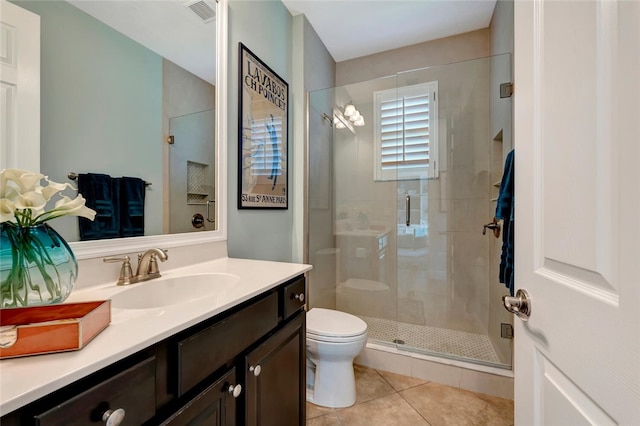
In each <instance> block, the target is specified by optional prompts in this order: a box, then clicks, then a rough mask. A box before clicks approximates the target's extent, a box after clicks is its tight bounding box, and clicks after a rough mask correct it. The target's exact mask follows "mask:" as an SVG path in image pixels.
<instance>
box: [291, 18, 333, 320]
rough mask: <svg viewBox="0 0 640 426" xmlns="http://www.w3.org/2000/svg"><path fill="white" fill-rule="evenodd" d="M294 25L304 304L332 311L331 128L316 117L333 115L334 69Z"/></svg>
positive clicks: (308, 29)
mask: <svg viewBox="0 0 640 426" xmlns="http://www.w3.org/2000/svg"><path fill="white" fill-rule="evenodd" d="M296 19H298V20H300V23H301V25H302V28H303V37H304V87H305V91H308V92H309V111H308V114H309V117H308V121H307V123H308V135H309V136H311V137H309V139H308V146H307V149H308V155H309V165H308V168H309V193H308V198H309V201H308V206H307V209H308V210H307V213H308V220H309V227H308V233H309V236H308V237H309V240H308V246H307V251H308V253H307V257H306V259H305V261H307V262H309V263H311V264H312V265H313V270H311V272H310V273H309V303H310V304H311V306H315V307H325V308H335V307H336V306H335V303H336V302H335V285H336V282H337V265H336V260H337V257H336V255H335V250H334V248H335V246H336V243H335V236H334V227H333V219H334V211H335V209H334V208H333V206H334V193H333V188H334V181H333V179H334V176H333V167H332V166H331V163H332V158H333V149H334V147H333V144H334V139H333V128H332V127H331V123H329V122H327V120H325V119H323V118H322V114H327V115H328V116H332V115H333V107H334V103H335V95H334V90H333V89H332V88H333V87H334V86H335V68H336V64H335V61H334V60H333V58H332V57H331V55H330V54H329V52H328V51H327V49H326V47H325V46H324V44H323V43H322V41H321V40H320V38H319V37H318V34H317V33H316V32H315V30H314V29H313V27H312V26H311V24H310V23H309V21H308V20H307V19H306V18H305V17H303V16H297V17H296ZM326 88H330V89H326ZM321 89H324V90H321Z"/></svg>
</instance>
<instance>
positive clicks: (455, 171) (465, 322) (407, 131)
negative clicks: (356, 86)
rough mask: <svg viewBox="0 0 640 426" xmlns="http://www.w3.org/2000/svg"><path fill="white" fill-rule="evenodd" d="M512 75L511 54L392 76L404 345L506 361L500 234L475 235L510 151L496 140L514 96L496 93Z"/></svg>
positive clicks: (505, 127) (507, 123)
mask: <svg viewBox="0 0 640 426" xmlns="http://www.w3.org/2000/svg"><path fill="white" fill-rule="evenodd" d="M509 81H510V57H509V55H501V56H495V57H490V58H482V59H478V60H472V61H466V62H460V63H455V64H450V65H445V66H440V67H432V68H425V69H421V70H416V71H411V72H406V73H400V74H398V75H397V90H396V95H397V96H396V98H395V104H394V107H395V110H394V112H393V114H392V115H394V116H395V118H394V119H395V122H396V124H395V125H396V130H395V135H393V136H394V137H395V141H394V142H393V143H394V144H395V145H394V149H395V152H394V154H395V155H394V156H393V161H395V164H394V167H395V173H397V181H396V183H397V216H398V221H397V234H396V237H397V245H396V256H397V283H398V285H397V291H398V293H397V303H398V308H397V310H398V337H397V339H398V344H399V345H400V347H401V348H402V349H404V350H409V351H415V352H421V353H425V354H433V355H437V356H440V357H446V358H454V359H460V360H465V361H472V362H475V363H481V364H487V365H492V366H500V367H505V368H510V366H511V341H510V340H508V338H505V337H501V332H502V331H504V330H505V327H506V328H508V327H510V325H511V316H510V315H508V313H506V312H502V311H504V309H503V308H502V306H501V296H502V294H503V293H504V287H503V286H502V285H501V284H500V283H498V282H497V281H498V278H497V277H498V274H497V266H498V264H499V250H500V246H501V241H499V240H497V239H495V238H493V237H492V236H489V234H487V235H483V234H482V225H483V224H485V223H488V222H490V221H491V220H492V219H493V215H494V210H495V201H494V198H495V196H496V195H497V194H496V190H497V189H496V187H495V184H496V182H497V183H498V185H499V179H500V176H501V172H502V170H501V167H502V158H503V152H504V155H506V151H507V147H505V146H504V145H503V143H502V141H497V140H496V139H497V138H499V137H502V135H503V134H506V133H507V132H508V133H509V134H510V133H511V110H510V108H511V101H510V99H508V98H506V99H503V98H500V93H499V83H501V82H509ZM381 111H384V109H381ZM498 135H500V136H498ZM392 139H393V138H392ZM508 143H509V144H510V140H509V141H508ZM382 164H383V165H384V163H382Z"/></svg>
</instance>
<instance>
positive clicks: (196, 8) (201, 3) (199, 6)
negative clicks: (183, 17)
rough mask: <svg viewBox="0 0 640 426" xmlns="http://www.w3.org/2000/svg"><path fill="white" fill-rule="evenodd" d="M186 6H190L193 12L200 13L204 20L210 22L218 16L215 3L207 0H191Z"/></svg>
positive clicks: (199, 15)
mask: <svg viewBox="0 0 640 426" xmlns="http://www.w3.org/2000/svg"><path fill="white" fill-rule="evenodd" d="M185 6H187V7H188V8H189V10H191V11H192V12H193V13H195V14H196V15H198V17H199V18H200V19H202V22H204V23H209V22H212V21H213V20H214V19H215V18H216V11H215V5H212V4H211V2H209V1H205V0H196V1H189V2H187V3H185Z"/></svg>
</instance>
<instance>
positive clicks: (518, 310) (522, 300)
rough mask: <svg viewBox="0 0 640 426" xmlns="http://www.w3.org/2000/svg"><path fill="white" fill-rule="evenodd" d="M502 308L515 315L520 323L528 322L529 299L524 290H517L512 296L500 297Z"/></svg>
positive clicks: (529, 312)
mask: <svg viewBox="0 0 640 426" xmlns="http://www.w3.org/2000/svg"><path fill="white" fill-rule="evenodd" d="M502 302H503V303H504V308H505V309H506V310H507V311H509V312H511V313H514V314H516V316H517V317H518V318H520V319H521V320H522V321H528V320H529V316H530V315H531V298H530V297H529V293H527V292H526V290H522V289H519V290H518V291H517V292H516V295H515V297H513V296H502Z"/></svg>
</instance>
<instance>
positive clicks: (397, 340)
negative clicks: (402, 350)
mask: <svg viewBox="0 0 640 426" xmlns="http://www.w3.org/2000/svg"><path fill="white" fill-rule="evenodd" d="M393 343H395V344H397V345H404V340H402V339H393Z"/></svg>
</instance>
